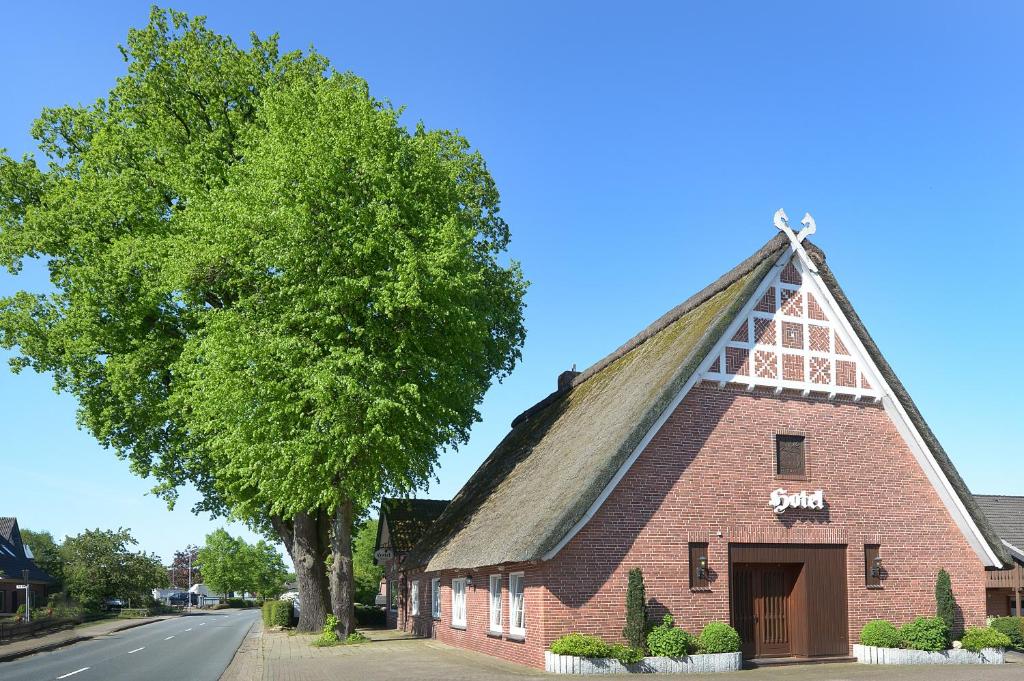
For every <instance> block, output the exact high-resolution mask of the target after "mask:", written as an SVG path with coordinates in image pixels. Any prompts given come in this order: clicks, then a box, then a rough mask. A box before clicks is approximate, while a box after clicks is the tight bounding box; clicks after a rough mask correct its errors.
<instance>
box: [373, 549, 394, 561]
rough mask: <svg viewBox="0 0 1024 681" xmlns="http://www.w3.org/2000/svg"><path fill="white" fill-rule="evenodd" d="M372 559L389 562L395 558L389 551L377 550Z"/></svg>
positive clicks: (392, 552)
mask: <svg viewBox="0 0 1024 681" xmlns="http://www.w3.org/2000/svg"><path fill="white" fill-rule="evenodd" d="M373 557H374V558H376V559H377V560H391V559H392V558H394V557H395V552H394V551H392V550H391V549H377V550H376V551H374V553H373Z"/></svg>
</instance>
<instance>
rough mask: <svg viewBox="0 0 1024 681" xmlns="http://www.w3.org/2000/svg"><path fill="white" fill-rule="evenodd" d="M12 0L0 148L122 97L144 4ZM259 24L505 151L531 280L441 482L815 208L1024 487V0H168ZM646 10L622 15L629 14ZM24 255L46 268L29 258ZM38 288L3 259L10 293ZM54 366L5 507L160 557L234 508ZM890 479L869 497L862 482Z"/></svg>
mask: <svg viewBox="0 0 1024 681" xmlns="http://www.w3.org/2000/svg"><path fill="white" fill-rule="evenodd" d="M90 5H91V4H90V3H79V2H74V3H71V2H68V3H59V2H33V3H6V4H5V6H4V7H3V8H2V9H0V26H2V27H3V29H4V30H3V39H2V40H0V73H2V76H3V81H4V85H5V88H4V90H5V94H6V96H5V98H4V102H3V106H2V107H0V146H5V147H7V148H8V149H10V150H11V151H13V152H15V153H17V154H20V153H22V152H24V151H27V150H29V149H30V142H31V140H30V138H29V136H28V128H29V126H30V124H31V122H32V120H33V118H34V117H35V116H36V115H37V114H38V112H39V110H40V109H41V107H43V106H56V105H61V104H64V103H77V102H88V101H91V100H93V99H95V98H96V97H99V96H101V95H104V94H105V93H106V92H107V90H108V88H109V86H110V85H111V83H112V81H113V79H114V77H115V76H117V75H118V74H120V73H122V72H123V69H124V65H123V63H122V61H121V58H120V55H119V53H118V52H117V50H116V48H115V46H116V45H117V43H118V42H120V41H122V40H123V38H124V35H125V33H126V30H127V28H128V27H129V26H138V25H142V24H144V23H145V21H146V18H147V13H148V6H147V3H145V2H120V3H115V2H105V3H102V4H101V5H92V6H90ZM175 6H176V7H177V8H179V9H183V10H186V11H188V12H191V13H195V14H207V15H208V16H209V24H210V26H211V27H213V28H214V29H215V30H218V31H221V32H226V33H229V34H231V35H233V36H235V37H236V39H238V40H240V41H244V40H246V36H247V35H248V33H249V32H250V31H253V30H254V31H256V32H257V33H260V34H268V33H271V32H274V31H278V32H280V33H281V36H282V41H283V43H284V45H285V46H287V47H290V48H291V47H306V46H308V45H310V44H313V45H315V46H316V47H317V49H318V50H319V51H321V52H322V53H324V54H325V55H327V56H328V57H329V58H330V59H331V60H332V62H333V64H334V66H335V67H336V68H338V69H342V70H346V69H347V70H352V71H354V72H355V73H357V74H359V75H361V76H363V77H365V78H366V79H367V80H368V81H369V82H370V85H371V87H372V89H373V91H374V93H375V94H376V96H378V97H380V98H387V99H390V100H391V101H392V102H394V103H396V104H403V105H406V106H407V107H408V109H407V117H408V120H409V121H415V120H417V119H421V120H423V121H424V122H425V123H426V124H427V125H428V126H430V127H454V128H459V129H461V130H462V131H463V133H464V134H466V135H467V136H468V138H469V139H470V141H471V143H472V144H473V145H474V146H476V147H477V148H479V149H480V150H481V151H482V153H483V154H484V156H485V157H486V158H487V160H488V162H489V165H490V168H491V171H492V172H493V174H494V176H495V178H496V180H497V182H498V186H499V187H500V189H501V192H502V196H503V199H504V200H503V210H504V215H505V217H506V219H507V220H508V222H509V223H510V225H511V227H512V230H513V243H512V254H513V256H514V257H516V258H518V259H519V260H521V261H522V263H523V268H524V270H525V272H526V275H527V276H528V278H529V279H530V280H531V281H532V282H533V285H532V286H531V288H530V292H529V296H528V305H529V307H528V309H527V318H526V325H527V328H528V332H529V333H528V338H527V343H526V348H525V352H524V357H523V361H522V363H521V364H520V365H519V367H518V368H517V369H516V371H515V373H514V375H513V376H512V377H511V378H510V379H508V380H507V381H506V382H505V383H503V384H500V385H495V386H494V387H493V388H492V389H491V391H490V392H489V393H488V394H487V398H486V400H485V402H484V404H483V407H482V413H483V418H484V420H483V422H482V423H480V424H478V425H477V427H476V428H474V430H473V436H472V440H471V442H470V444H469V445H468V446H467V447H465V448H463V449H462V450H461V451H459V452H457V453H451V454H446V455H444V456H443V457H442V458H441V468H440V481H439V483H438V484H436V485H434V486H433V487H432V488H431V489H430V490H429V492H428V496H432V497H439V498H448V497H450V496H452V495H453V494H454V493H455V492H456V491H457V490H458V488H459V487H460V486H461V485H462V483H463V482H464V481H465V480H466V478H467V477H468V476H469V475H470V474H471V473H472V472H473V470H474V469H475V468H476V466H477V465H478V464H479V462H480V461H481V460H483V458H484V457H485V456H486V455H487V454H488V453H489V452H490V450H491V449H492V448H493V446H494V445H495V444H496V443H497V442H498V441H499V440H500V439H501V437H502V436H503V435H504V434H505V432H506V431H507V428H508V424H509V422H510V421H511V420H512V418H513V417H514V416H515V415H516V414H517V413H519V412H520V411H521V410H523V409H525V408H526V407H528V406H529V405H531V404H532V403H533V402H535V401H536V400H537V399H539V398H541V397H543V396H544V395H546V394H547V393H548V392H549V391H550V390H551V389H553V388H554V386H555V377H556V375H557V374H558V372H559V371H562V370H564V369H568V368H569V367H570V366H571V365H572V364H573V363H576V364H577V365H578V366H579V367H580V368H583V367H586V366H587V365H589V364H590V363H592V362H593V361H595V360H597V359H599V358H600V357H602V356H603V355H604V354H606V353H607V352H609V351H611V350H613V349H614V348H615V347H617V346H618V345H619V344H620V343H621V342H623V341H624V340H626V339H627V338H629V337H630V336H631V335H633V333H635V332H636V331H637V330H639V329H640V328H642V327H643V326H645V325H646V324H647V323H649V322H650V321H651V320H653V319H654V318H656V317H657V316H659V315H660V314H661V313H662V312H664V311H665V310H667V309H668V308H670V307H672V306H673V305H675V304H676V303H678V302H679V301H680V300H682V299H684V298H685V297H687V296H688V295H690V294H691V293H692V292H694V291H695V290H697V289H699V288H701V287H703V286H704V285H705V284H707V283H708V282H709V281H711V280H712V279H714V278H715V277H717V276H718V275H719V274H721V273H722V272H724V271H725V270H726V269H728V268H729V267H731V266H732V265H734V264H735V263H737V262H739V261H740V260H742V259H743V258H745V257H746V256H747V255H749V254H750V253H751V252H753V251H754V249H756V248H757V247H758V246H760V245H761V243H763V242H764V241H765V240H767V239H768V238H770V237H771V236H772V234H773V233H774V231H775V230H774V229H773V228H772V226H771V216H772V213H773V212H774V211H775V209H776V208H778V207H780V206H783V207H785V208H786V209H787V211H788V212H789V214H790V215H791V216H799V215H802V214H803V212H804V211H805V210H809V211H811V212H812V213H813V214H814V216H815V218H816V219H817V222H818V234H817V237H816V242H817V243H818V244H819V245H820V246H822V247H823V248H824V249H825V250H826V252H827V253H828V255H829V262H830V264H831V266H832V269H833V270H834V271H835V272H836V274H837V276H838V277H839V279H840V282H841V283H842V284H843V286H844V288H845V289H846V291H847V293H848V294H849V295H850V297H851V299H852V300H853V303H854V305H855V306H856V308H857V309H858V311H859V312H860V315H861V317H862V318H863V319H864V320H865V322H866V323H867V326H868V328H869V329H870V330H871V333H872V334H873V336H874V337H875V339H876V340H877V342H878V344H879V345H880V346H881V348H882V350H883V352H884V353H886V355H887V357H888V359H889V361H890V363H891V364H892V365H893V367H894V368H895V369H896V371H897V373H898V374H899V375H900V377H901V378H902V380H903V381H904V383H905V384H906V385H907V387H908V388H909V390H910V392H911V394H912V395H913V397H914V399H915V400H916V401H917V403H918V405H919V406H920V407H921V409H922V411H923V412H924V414H925V417H926V418H927V419H928V420H929V422H930V423H931V425H932V427H933V428H934V429H935V431H936V432H937V433H938V435H939V438H940V439H941V440H942V441H943V443H944V445H945V447H946V449H947V450H948V451H949V452H950V454H951V455H952V457H953V459H954V461H955V462H956V464H957V465H958V467H959V469H960V471H961V473H962V474H963V476H964V478H965V479H966V480H967V483H968V484H969V485H970V487H971V488H972V489H973V490H975V491H977V492H986V493H1009V494H1024V468H1022V467H1021V464H1020V461H1021V455H1022V453H1024V452H1022V446H1021V442H1022V441H1024V418H1022V414H1021V412H1022V406H1024V401H1022V398H1021V395H1020V386H1021V385H1022V383H1024V368H1022V366H1024V360H1022V353H1021V349H1022V335H1021V334H1022V331H1024V324H1022V321H1021V313H1020V298H1021V294H1022V292H1024V290H1022V289H1024V287H1022V285H1021V283H1020V278H1019V275H1020V269H1021V256H1022V252H1024V249H1022V246H1024V236H1022V234H1024V231H1022V228H1021V215H1022V201H1024V191H1022V190H1024V154H1022V151H1024V149H1022V146H1024V133H1022V131H1024V127H1022V122H1024V115H1022V114H1024V90H1022V81H1021V73H1024V68H1022V66H1024V64H1022V61H1024V51H1021V49H1020V35H1021V32H1022V29H1024V6H1021V5H1019V4H1015V3H1009V2H1007V3H998V2H989V3H984V4H980V5H978V4H975V5H972V6H971V11H967V10H966V6H965V5H963V3H952V2H949V3H941V2H938V3H937V2H929V3H919V4H917V3H909V2H904V3H890V2H885V3H863V2H862V3H842V4H840V3H792V2H786V3H754V2H748V3H706V2H702V3H688V4H685V5H684V4H683V3H664V4H660V5H659V4H646V3H617V5H616V7H617V8H613V7H611V6H608V7H604V8H602V7H601V6H600V4H599V3H594V2H578V3H570V2H565V3H551V2H545V3H525V2H524V3H503V7H501V8H498V7H497V6H496V5H495V3H484V2H466V3H451V4H444V3H427V2H411V3H400V2H392V3H367V2H359V3H356V2H349V3H342V2H324V3H304V2H299V1H297V0H296V1H292V2H288V3H281V2H279V1H276V2H255V1H252V0H248V1H246V2H192V1H188V2H178V3H177V4H176V5H175ZM627 7H628V10H627V9H626V8H627ZM31 276H34V275H31ZM19 283H20V282H17V281H12V280H11V278H10V277H8V276H6V275H4V276H0V293H7V292H9V291H11V290H13V289H14V288H15V287H16V286H17V285H19ZM74 409H75V405H74V403H73V401H72V400H71V399H70V398H68V397H66V396H56V395H54V394H53V393H52V391H51V389H50V383H49V379H48V378H47V377H41V376H34V375H30V374H23V375H21V376H12V375H11V374H10V373H9V372H7V371H6V370H2V369H0V433H2V440H0V442H2V449H0V452H2V453H0V457H2V461H3V462H4V463H6V464H9V465H5V466H4V467H3V470H4V472H5V474H4V476H3V479H4V483H3V485H2V492H0V515H7V514H16V515H17V516H18V517H19V518H20V520H21V522H22V524H23V525H24V526H27V527H31V528H35V529H49V530H51V531H53V532H54V533H55V534H57V535H58V536H62V535H64V534H66V533H76V532H78V531H80V530H82V529H83V528H85V527H96V526H100V527H117V526H119V525H123V526H128V527H131V528H132V530H133V531H134V532H135V534H136V536H137V537H138V538H139V539H140V540H141V542H142V545H143V546H144V548H146V549H147V550H153V551H156V552H157V553H159V554H161V555H162V556H164V557H169V556H170V554H171V552H172V550H173V549H174V548H176V547H179V546H181V545H183V544H185V543H187V542H201V541H202V538H203V535H204V533H205V532H207V531H209V530H210V529H212V528H213V527H215V526H216V525H217V523H211V522H209V521H207V520H206V519H205V518H195V517H193V516H191V515H190V514H189V513H188V511H187V508H186V507H187V506H188V504H187V503H185V504H184V505H183V507H182V508H180V509H179V510H177V511H175V512H174V513H168V512H167V511H166V510H165V509H164V507H163V506H162V504H161V502H159V501H158V500H156V499H154V498H152V497H148V496H144V493H145V492H146V490H147V489H148V487H149V483H147V482H145V481H141V480H138V479H136V478H134V477H133V476H132V475H131V474H130V473H129V472H128V468H127V465H126V464H124V463H123V462H120V461H118V460H117V459H116V458H115V457H114V456H113V454H112V453H110V452H107V451H103V450H101V449H100V448H99V447H98V446H97V445H96V444H95V443H94V442H93V441H91V439H90V438H89V436H88V435H86V434H85V433H82V432H79V431H77V430H76V429H75V426H74ZM873 491H874V490H865V493H866V494H870V493H872V492H873Z"/></svg>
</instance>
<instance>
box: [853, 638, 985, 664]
mask: <svg viewBox="0 0 1024 681" xmlns="http://www.w3.org/2000/svg"><path fill="white" fill-rule="evenodd" d="M853 655H854V657H856V658H857V662H862V663H864V664H1003V649H1002V648H982V649H981V650H980V651H978V652H974V651H971V650H964V649H962V648H961V649H959V650H956V649H953V650H940V651H931V650H906V649H904V648H879V647H877V646H866V645H863V644H860V643H855V644H854V645H853Z"/></svg>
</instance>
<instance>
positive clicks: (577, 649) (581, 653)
mask: <svg viewBox="0 0 1024 681" xmlns="http://www.w3.org/2000/svg"><path fill="white" fill-rule="evenodd" d="M551 652H553V653H554V654H556V655H575V656H576V657H608V644H607V643H605V642H604V641H602V640H601V638H600V637H598V636H590V635H589V634H566V635H565V636H562V637H561V638H556V639H555V640H554V641H552V642H551Z"/></svg>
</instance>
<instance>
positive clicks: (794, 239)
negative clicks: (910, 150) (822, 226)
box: [774, 208, 818, 272]
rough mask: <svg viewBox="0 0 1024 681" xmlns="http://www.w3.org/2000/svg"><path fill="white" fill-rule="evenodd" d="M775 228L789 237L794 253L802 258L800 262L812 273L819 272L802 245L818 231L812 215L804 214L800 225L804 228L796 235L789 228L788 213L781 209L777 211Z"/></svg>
mask: <svg viewBox="0 0 1024 681" xmlns="http://www.w3.org/2000/svg"><path fill="white" fill-rule="evenodd" d="M774 222H775V227H776V228H778V230H779V231H781V232H783V233H784V234H785V235H786V236H787V237H789V244H790V246H792V247H793V252H794V253H796V254H797V255H799V256H800V260H801V261H802V262H803V263H804V265H805V266H806V267H807V269H809V270H810V271H811V272H817V271H818V266H817V265H815V264H814V262H813V261H812V260H811V259H810V257H809V256H808V255H807V251H805V250H804V247H803V246H802V245H801V244H802V243H803V240H804V239H806V238H807V237H809V236H810V235H812V234H814V233H815V232H816V231H818V227H817V225H815V224H814V218H812V217H811V214H810V213H805V214H804V219H803V220H801V221H800V224H801V225H803V226H804V228H803V229H801V230H800V232H799V233H794V232H793V228H792V227H790V226H789V218H788V217H786V211H784V210H782V209H781V208H780V209H778V210H777V211H775V219H774Z"/></svg>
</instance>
